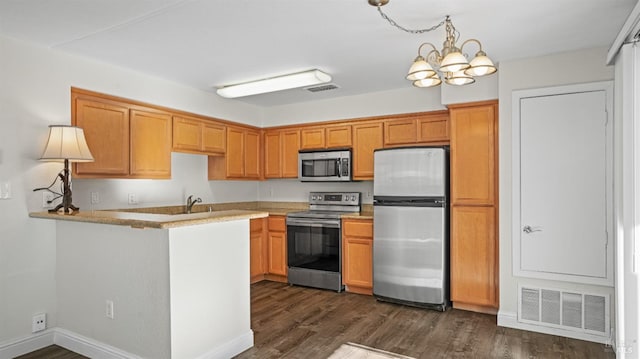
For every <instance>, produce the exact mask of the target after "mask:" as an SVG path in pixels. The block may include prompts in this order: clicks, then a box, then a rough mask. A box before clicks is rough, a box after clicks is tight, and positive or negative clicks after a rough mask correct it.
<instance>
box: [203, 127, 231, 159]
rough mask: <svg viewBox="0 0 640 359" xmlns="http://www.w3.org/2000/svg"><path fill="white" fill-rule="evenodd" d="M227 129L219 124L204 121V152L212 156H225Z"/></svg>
mask: <svg viewBox="0 0 640 359" xmlns="http://www.w3.org/2000/svg"><path fill="white" fill-rule="evenodd" d="M226 133H227V128H226V127H225V126H224V125H222V124H219V123H214V122H209V121H203V124H202V150H203V151H204V152H206V153H211V154H217V153H220V154H223V153H225V149H226V146H225V144H226V137H227V136H226Z"/></svg>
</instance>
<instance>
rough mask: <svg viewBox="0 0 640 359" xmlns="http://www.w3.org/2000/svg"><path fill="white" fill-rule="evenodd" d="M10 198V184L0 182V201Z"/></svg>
mask: <svg viewBox="0 0 640 359" xmlns="http://www.w3.org/2000/svg"><path fill="white" fill-rule="evenodd" d="M9 198H11V182H9V181H0V199H9Z"/></svg>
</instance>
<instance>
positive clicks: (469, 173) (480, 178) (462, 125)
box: [450, 104, 497, 205]
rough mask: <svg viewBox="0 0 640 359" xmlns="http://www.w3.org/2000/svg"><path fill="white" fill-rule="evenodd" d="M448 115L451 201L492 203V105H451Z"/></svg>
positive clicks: (494, 166) (479, 203)
mask: <svg viewBox="0 0 640 359" xmlns="http://www.w3.org/2000/svg"><path fill="white" fill-rule="evenodd" d="M450 115H451V201H452V203H453V204H477V205H494V204H495V200H496V198H495V197H496V180H495V178H496V168H497V166H496V162H497V157H496V152H497V151H496V122H497V121H496V106H495V105H494V104H489V105H482V106H474V107H462V108H454V109H451V111H450Z"/></svg>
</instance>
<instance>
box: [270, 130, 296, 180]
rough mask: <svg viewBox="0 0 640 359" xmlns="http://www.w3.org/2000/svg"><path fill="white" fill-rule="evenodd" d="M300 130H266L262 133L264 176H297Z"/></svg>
mask: <svg viewBox="0 0 640 359" xmlns="http://www.w3.org/2000/svg"><path fill="white" fill-rule="evenodd" d="M299 149H300V130H297V129H288V130H267V131H266V132H265V133H264V177H265V178H297V177H298V150H299Z"/></svg>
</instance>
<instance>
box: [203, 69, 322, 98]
mask: <svg viewBox="0 0 640 359" xmlns="http://www.w3.org/2000/svg"><path fill="white" fill-rule="evenodd" d="M330 81H331V76H330V75H328V74H326V73H324V72H322V71H320V70H309V71H304V72H298V73H295V74H289V75H283V76H276V77H271V78H268V79H263V80H257V81H251V82H245V83H242V84H237V85H229V86H224V87H222V88H219V89H218V90H217V91H216V92H217V93H218V95H220V96H222V97H226V98H236V97H243V96H251V95H257V94H261V93H267V92H276V91H282V90H288V89H293V88H298V87H305V86H312V85H319V84H324V83H327V82H330Z"/></svg>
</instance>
